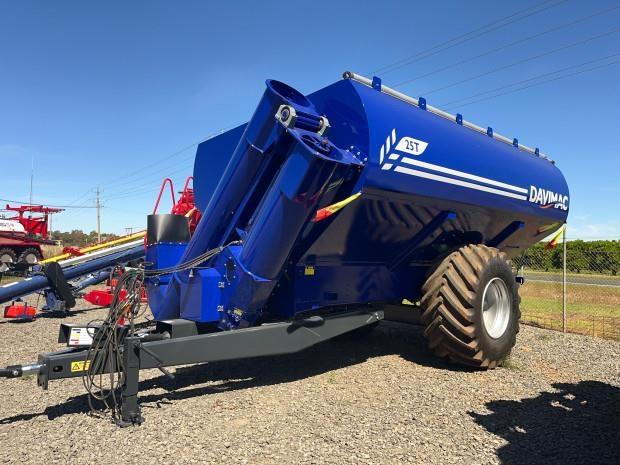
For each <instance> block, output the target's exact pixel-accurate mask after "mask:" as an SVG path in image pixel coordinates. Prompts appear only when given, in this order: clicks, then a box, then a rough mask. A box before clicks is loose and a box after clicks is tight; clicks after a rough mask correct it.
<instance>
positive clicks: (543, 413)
mask: <svg viewBox="0 0 620 465" xmlns="http://www.w3.org/2000/svg"><path fill="white" fill-rule="evenodd" d="M552 386H553V387H554V388H555V389H557V390H558V392H542V393H541V394H540V395H539V396H538V397H535V398H531V399H522V400H521V401H512V400H496V401H492V402H489V403H487V404H486V407H487V408H488V409H489V410H491V411H492V412H493V413H491V414H488V415H484V414H478V413H475V412H469V414H470V415H471V416H472V417H473V418H474V420H475V421H476V422H477V423H478V424H480V425H482V426H484V427H485V428H486V429H487V430H488V431H489V432H491V433H493V434H496V435H497V436H500V437H502V438H504V439H505V440H507V441H508V444H506V445H505V446H502V447H501V448H500V449H499V450H498V452H497V456H498V458H499V459H500V460H501V463H503V464H510V465H513V464H515V465H519V464H534V463H544V464H545V465H549V464H570V463H576V464H577V463H579V464H601V465H602V464H612V463H613V464H617V463H620V462H619V461H620V388H617V387H614V386H611V385H609V384H606V383H601V382H598V381H581V382H579V383H577V384H564V383H557V384H553V385H552Z"/></svg>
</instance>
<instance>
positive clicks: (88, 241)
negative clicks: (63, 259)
mask: <svg viewBox="0 0 620 465" xmlns="http://www.w3.org/2000/svg"><path fill="white" fill-rule="evenodd" d="M52 237H53V238H54V239H55V240H57V241H61V243H62V245H64V246H70V247H86V246H87V245H94V244H96V243H97V231H91V232H90V233H88V234H86V233H85V232H84V231H82V230H81V229H74V230H73V231H71V232H62V231H54V232H53V233H52ZM118 237H119V236H117V235H116V234H110V233H101V242H105V241H111V240H113V239H117V238H118Z"/></svg>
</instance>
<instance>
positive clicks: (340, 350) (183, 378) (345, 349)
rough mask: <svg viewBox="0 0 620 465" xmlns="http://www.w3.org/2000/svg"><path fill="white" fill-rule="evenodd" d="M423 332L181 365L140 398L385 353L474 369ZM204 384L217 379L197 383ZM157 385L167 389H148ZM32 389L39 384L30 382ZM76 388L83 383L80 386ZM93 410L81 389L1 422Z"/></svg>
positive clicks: (394, 330) (396, 331)
mask: <svg viewBox="0 0 620 465" xmlns="http://www.w3.org/2000/svg"><path fill="white" fill-rule="evenodd" d="M422 331H423V329H422V328H421V327H419V326H413V325H408V324H402V323H393V322H384V323H382V324H381V325H380V326H379V327H378V328H377V329H376V330H375V331H373V333H372V334H371V335H369V336H367V337H366V338H364V339H362V340H357V341H356V340H340V341H327V342H325V343H322V344H319V345H316V346H314V347H311V348H309V349H307V350H305V351H302V352H299V353H296V354H289V355H280V356H275V357H262V358H254V359H244V360H234V361H228V362H213V363H205V364H201V365H192V366H188V367H181V368H177V370H176V377H175V379H174V380H170V379H169V378H168V377H166V376H163V375H162V376H158V377H155V378H150V379H146V380H143V381H141V382H140V391H141V393H140V402H141V404H142V406H143V407H146V408H151V407H157V406H159V405H160V404H164V403H169V402H170V401H174V400H180V399H186V398H191V397H198V396H204V395H208V394H214V393H218V392H223V391H233V390H240V389H249V388H253V387H257V386H269V385H273V384H280V383H288V382H293V381H297V380H300V379H304V378H310V377H312V376H316V375H320V374H322V373H326V372H329V371H333V370H337V369H339V368H344V367H347V366H352V365H356V364H358V363H363V362H364V361H366V360H368V359H371V358H374V357H381V356H385V355H399V356H401V357H402V358H403V359H405V360H408V361H410V362H412V363H415V364H418V365H423V366H430V367H435V368H438V369H442V370H446V369H448V370H452V371H472V370H473V369H468V368H467V367H461V366H460V365H454V364H451V363H448V362H445V361H442V360H440V359H438V358H437V357H435V356H434V355H433V354H431V353H430V352H429V351H428V350H427V348H426V341H425V339H424V336H423V333H422ZM205 383H217V384H211V385H207V386H197V385H201V384H205ZM29 388H30V386H29ZM158 388H163V389H165V390H166V391H168V392H167V393H148V392H147V391H149V390H151V389H158ZM32 389H36V388H35V387H34V386H32ZM50 389H54V382H52V383H51V385H50ZM76 389H79V387H78V386H76ZM89 411H90V408H89V406H88V400H87V396H86V395H85V394H83V395H79V396H76V397H72V398H70V399H69V400H67V401H66V402H64V403H62V404H58V405H55V406H51V407H47V408H46V409H45V411H43V412H40V413H33V414H23V415H15V416H13V417H8V418H3V419H0V424H6V423H13V422H17V421H27V420H30V419H32V418H35V417H39V416H47V418H48V419H50V420H53V419H55V418H57V417H60V416H62V415H69V414H75V413H85V412H89Z"/></svg>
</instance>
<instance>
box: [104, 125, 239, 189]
mask: <svg viewBox="0 0 620 465" xmlns="http://www.w3.org/2000/svg"><path fill="white" fill-rule="evenodd" d="M242 123H243V122H241V123H236V124H234V125H232V126H228V127H226V128H222V129H219V130H218V131H215V132H213V133H211V134H209V135H207V136H206V137H204V138H202V139H201V140H199V141H197V142H193V143H192V144H189V145H186V146H185V147H183V148H181V149H179V150H176V151H175V152H173V153H171V154H169V155H166V156H164V157H162V158H160V159H158V160H155V161H153V162H149V166H148V167H146V168H140V169H138V170H135V171H132V172H130V173H128V174H125V175H123V176H120V177H117V178H116V179H114V180H112V181H110V182H108V183H102V184H104V185H105V186H106V187H109V186H113V185H115V184H118V183H119V181H120V180H126V179H128V178H131V177H134V176H136V175H137V178H136V179H141V178H144V176H143V175H144V172H145V171H149V170H150V169H152V168H153V167H154V166H155V165H158V164H160V163H163V162H165V161H167V160H170V159H172V158H174V157H176V156H178V155H180V154H182V153H183V152H186V151H187V150H190V149H192V148H194V147H196V146H198V145H199V144H201V143H203V142H206V141H208V140H210V139H213V138H214V137H216V136H219V135H220V134H223V133H224V132H226V131H228V130H230V129H233V128H235V127H237V126H239V125H240V124H242ZM160 170H161V168H160ZM123 182H125V181H123ZM132 182H133V181H132Z"/></svg>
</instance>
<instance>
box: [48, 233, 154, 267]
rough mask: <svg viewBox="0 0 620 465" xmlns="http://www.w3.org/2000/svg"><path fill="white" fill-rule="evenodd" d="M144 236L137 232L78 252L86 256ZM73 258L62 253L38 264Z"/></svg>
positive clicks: (68, 254)
mask: <svg viewBox="0 0 620 465" xmlns="http://www.w3.org/2000/svg"><path fill="white" fill-rule="evenodd" d="M144 234H146V231H140V232H137V233H133V234H129V235H128V236H123V237H119V238H118V239H114V240H112V241H108V242H102V243H101V244H97V245H91V246H88V247H84V248H83V249H78V250H79V251H80V252H81V253H83V254H86V253H89V252H94V251H95V250H100V249H105V248H108V247H113V246H115V245H119V244H124V243H126V242H131V241H133V240H136V239H140V238H142V237H144ZM74 256H75V255H72V254H70V253H63V254H61V255H56V256H54V257H50V258H46V259H45V260H41V262H39V263H50V262H58V261H60V260H65V259H67V258H71V257H74Z"/></svg>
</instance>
